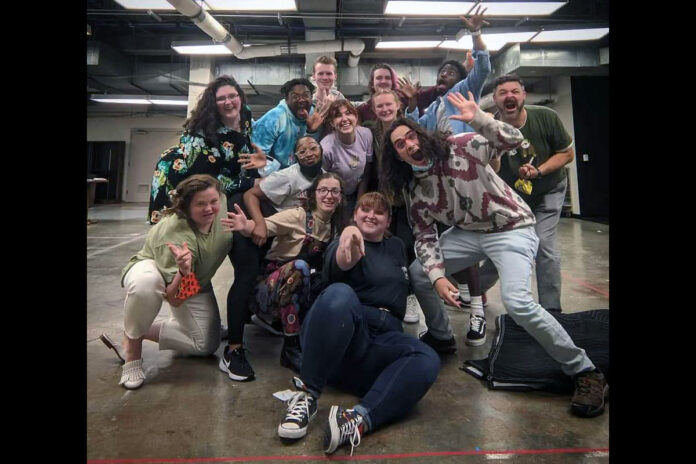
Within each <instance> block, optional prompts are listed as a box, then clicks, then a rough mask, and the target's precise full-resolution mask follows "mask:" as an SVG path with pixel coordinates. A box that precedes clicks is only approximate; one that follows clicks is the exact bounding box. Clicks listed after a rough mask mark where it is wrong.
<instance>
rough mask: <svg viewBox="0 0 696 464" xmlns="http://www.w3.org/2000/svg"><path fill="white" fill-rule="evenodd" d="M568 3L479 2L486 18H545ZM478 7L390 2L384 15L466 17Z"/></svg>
mask: <svg viewBox="0 0 696 464" xmlns="http://www.w3.org/2000/svg"><path fill="white" fill-rule="evenodd" d="M565 4H566V2H486V1H483V2H479V5H481V6H482V8H488V10H487V11H486V13H485V14H484V16H544V15H550V14H551V13H553V12H554V11H556V10H557V9H559V8H560V7H562V6H563V5H565ZM475 5H476V3H475V2H426V1H394V0H389V2H387V7H386V8H385V10H384V14H387V15H399V16H412V15H430V16H435V15H439V16H459V15H465V14H467V13H469V12H470V11H471V13H472V14H473V11H472V8H473V7H474V6H475Z"/></svg>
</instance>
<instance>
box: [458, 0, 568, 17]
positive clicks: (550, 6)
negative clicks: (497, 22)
mask: <svg viewBox="0 0 696 464" xmlns="http://www.w3.org/2000/svg"><path fill="white" fill-rule="evenodd" d="M565 4H566V2H486V1H483V2H481V9H483V8H488V9H487V10H486V14H485V15H484V16H548V15H550V14H551V13H553V12H554V11H556V10H557V9H559V8H560V7H562V6H563V5H565ZM471 14H473V11H472V12H471Z"/></svg>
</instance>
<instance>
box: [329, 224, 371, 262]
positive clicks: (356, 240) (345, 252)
mask: <svg viewBox="0 0 696 464" xmlns="http://www.w3.org/2000/svg"><path fill="white" fill-rule="evenodd" d="M336 255H337V256H342V257H343V259H344V260H345V261H346V262H347V263H352V262H353V259H354V258H356V257H357V256H360V257H362V256H365V241H364V240H363V236H362V233H361V232H360V230H359V229H358V228H357V227H355V226H349V227H346V228H345V229H344V230H343V233H342V234H341V238H340V239H339V242H338V248H337V249H336Z"/></svg>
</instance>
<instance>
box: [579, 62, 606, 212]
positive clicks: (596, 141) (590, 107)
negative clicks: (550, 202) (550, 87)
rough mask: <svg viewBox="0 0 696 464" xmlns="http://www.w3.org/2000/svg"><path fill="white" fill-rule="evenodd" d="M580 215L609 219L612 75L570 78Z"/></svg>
mask: <svg viewBox="0 0 696 464" xmlns="http://www.w3.org/2000/svg"><path fill="white" fill-rule="evenodd" d="M570 84H571V89H572V95H573V121H574V126H575V159H576V165H577V169H578V200H579V202H580V217H582V218H585V219H592V220H594V221H598V222H608V221H609V76H574V77H571V80H570Z"/></svg>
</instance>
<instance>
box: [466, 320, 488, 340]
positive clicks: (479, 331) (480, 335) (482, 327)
mask: <svg viewBox="0 0 696 464" xmlns="http://www.w3.org/2000/svg"><path fill="white" fill-rule="evenodd" d="M484 343H486V318H485V317H484V316H478V315H476V316H469V331H468V332H467V333H466V344H467V345H469V346H481V345H483V344H484Z"/></svg>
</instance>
